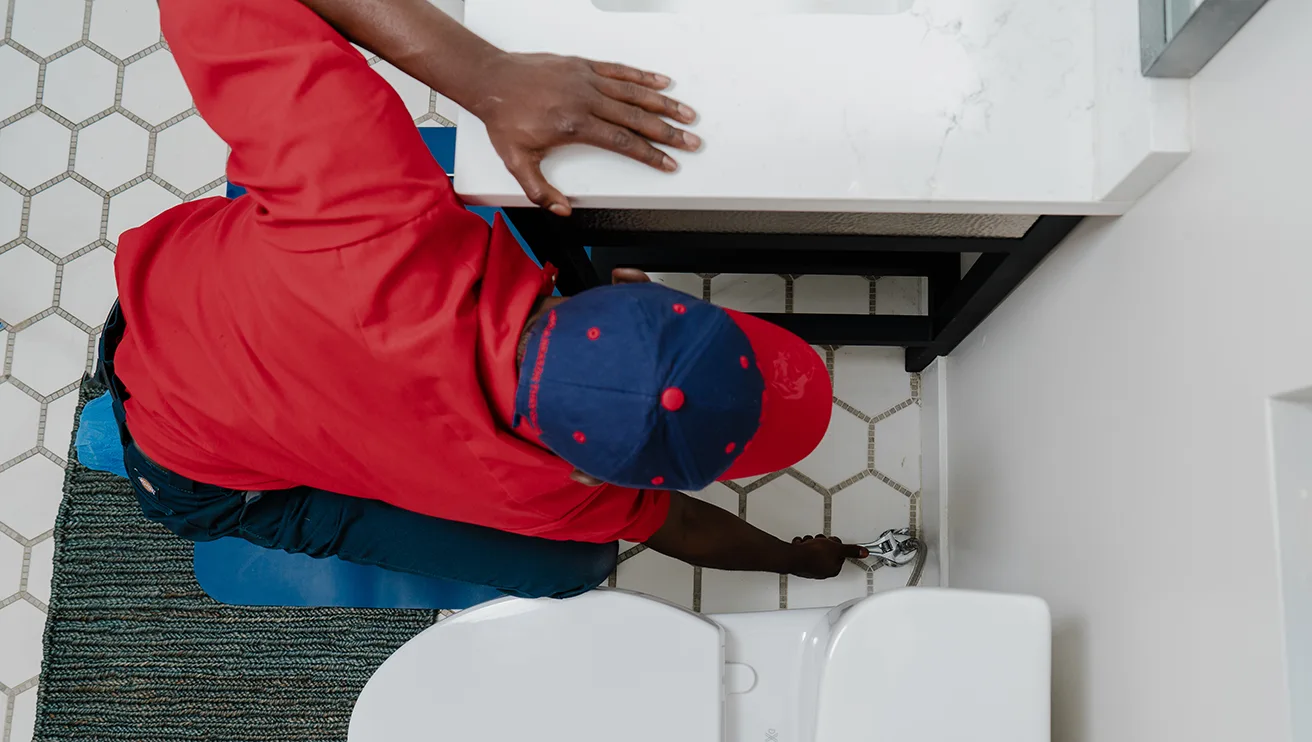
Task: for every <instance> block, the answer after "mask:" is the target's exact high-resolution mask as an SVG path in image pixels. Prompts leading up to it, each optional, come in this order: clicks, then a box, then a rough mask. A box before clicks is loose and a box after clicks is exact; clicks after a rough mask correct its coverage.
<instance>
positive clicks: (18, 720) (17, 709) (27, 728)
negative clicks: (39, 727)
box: [9, 686, 38, 742]
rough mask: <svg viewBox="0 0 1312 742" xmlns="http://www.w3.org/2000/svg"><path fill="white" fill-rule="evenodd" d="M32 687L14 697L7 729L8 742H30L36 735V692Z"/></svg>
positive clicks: (34, 687) (35, 687) (35, 688)
mask: <svg viewBox="0 0 1312 742" xmlns="http://www.w3.org/2000/svg"><path fill="white" fill-rule="evenodd" d="M37 688H38V686H32V687H31V688H28V689H27V690H25V691H23V692H22V693H20V694H19V695H17V696H15V697H14V716H13V719H12V722H11V724H10V727H9V742H31V740H32V737H33V736H34V735H35V733H36V692H37Z"/></svg>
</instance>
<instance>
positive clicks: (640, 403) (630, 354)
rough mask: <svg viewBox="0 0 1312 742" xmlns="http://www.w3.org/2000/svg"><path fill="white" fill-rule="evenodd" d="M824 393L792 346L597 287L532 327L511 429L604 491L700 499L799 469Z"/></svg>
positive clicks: (677, 304) (666, 298)
mask: <svg viewBox="0 0 1312 742" xmlns="http://www.w3.org/2000/svg"><path fill="white" fill-rule="evenodd" d="M832 399H833V388H832V386H831V384H830V381H829V373H828V371H827V370H826V369H825V364H824V361H823V360H822V359H821V358H820V356H819V355H818V354H817V353H816V352H815V351H814V350H813V349H812V348H811V347H810V346H809V345H807V343H806V342H805V341H804V340H802V339H801V338H799V337H797V336H796V335H793V334H792V333H790V332H788V331H787V330H784V329H783V328H781V327H778V326H777V325H774V324H771V323H769V322H765V321H764V320H760V319H757V318H755V317H752V316H751V315H747V314H742V313H739V312H734V311H732V310H726V309H722V308H720V307H717V306H715V305H713V304H710V303H708V302H704V301H701V300H699V299H694V298H693V297H691V296H688V295H687V294H683V293H680V292H677V291H674V290H672V289H669V288H666V287H664V286H661V285H660V284H655V283H640V284H626V285H620V286H604V287H601V288H596V289H592V290H589V291H585V292H583V293H581V294H579V295H577V296H575V297H573V298H571V299H569V300H567V301H565V302H562V303H561V304H559V305H557V306H556V307H554V308H553V309H551V310H550V311H549V312H548V313H547V314H546V315H545V316H543V317H542V318H540V319H539V320H538V322H537V323H536V325H535V326H534V327H533V328H531V330H530V333H529V339H528V348H527V351H526V352H525V354H524V361H523V363H522V365H521V367H520V375H519V387H518V389H517V390H516V395H515V412H516V417H517V420H516V425H527V426H528V427H529V429H530V430H531V431H532V433H534V434H535V435H536V436H537V437H538V439H539V440H540V441H541V442H542V444H543V445H545V446H547V447H548V448H550V449H551V450H552V451H553V452H555V453H556V454H557V455H558V456H560V457H561V458H563V459H564V460H565V461H567V462H569V463H570V464H571V465H573V466H574V467H576V468H578V469H579V470H580V471H583V472H585V473H587V474H590V475H592V476H593V477H596V478H597V479H600V480H601V481H603V482H609V483H611V484H617V485H622V486H626V487H636V488H653V487H654V488H659V489H680V490H690V491H695V490H700V489H704V488H705V487H707V486H709V485H710V484H711V483H712V482H715V481H717V480H721V479H739V478H743V477H750V476H757V475H760V474H767V473H769V472H772V471H777V470H779V469H783V468H786V467H789V466H792V465H793V464H795V463H797V462H798V461H800V460H801V459H803V458H805V457H806V456H807V455H808V454H810V453H811V451H813V450H814V449H815V447H816V446H817V445H819V443H820V440H821V438H823V437H824V434H825V430H826V429H827V428H828V427H829V417H830V413H831V410H832Z"/></svg>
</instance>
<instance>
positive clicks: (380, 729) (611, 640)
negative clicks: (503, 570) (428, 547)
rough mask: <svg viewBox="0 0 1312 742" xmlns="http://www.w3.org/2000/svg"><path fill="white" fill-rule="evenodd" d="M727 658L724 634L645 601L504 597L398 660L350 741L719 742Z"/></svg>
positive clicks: (632, 597) (369, 689)
mask: <svg viewBox="0 0 1312 742" xmlns="http://www.w3.org/2000/svg"><path fill="white" fill-rule="evenodd" d="M723 656H724V641H723V633H722V631H721V629H720V627H719V626H718V625H717V624H715V623H714V622H712V621H710V620H709V619H706V618H703V617H701V616H699V615H697V614H695V613H693V612H691V611H688V610H686V609H684V608H681V607H679V606H675V605H672V604H669V603H665V602H664V601H660V600H657V599H654V598H650V597H647V596H642V595H638V594H635V593H628V592H625V591H620V590H596V591H593V592H590V593H587V594H585V595H581V596H579V597H577V598H571V599H569V600H524V599H519V598H506V599H502V600H497V601H493V602H491V603H484V604H483V605H481V606H477V607H475V608H471V609H469V610H467V611H464V612H462V613H459V614H457V615H456V616H455V617H454V618H451V619H448V620H445V621H442V622H441V623H439V624H437V625H435V626H433V627H431V628H429V629H428V630H426V631H424V632H423V633H421V634H420V635H418V636H416V637H415V638H413V639H411V640H410V641H409V642H407V643H406V644H405V645H404V646H402V647H401V648H400V649H398V650H397V651H396V652H395V653H394V654H393V655H392V656H391V657H389V658H388V659H387V661H386V662H384V663H383V665H382V666H381V667H379V668H378V670H377V671H376V672H375V673H374V675H373V677H371V678H370V679H369V682H368V683H367V684H366V685H365V688H364V691H363V692H361V694H360V698H359V699H358V700H357V701H356V705H355V711H354V712H353V714H352V716H351V725H350V731H349V735H348V739H349V741H350V742H406V741H407V740H420V739H423V740H429V739H478V740H488V741H489V742H493V741H497V740H507V741H511V740H513V741H514V742H522V740H525V739H534V738H536V739H546V738H556V737H568V738H569V739H571V740H573V741H575V742H594V741H595V742H602V741H603V740H606V741H607V742H609V741H610V740H614V739H618V738H623V739H625V740H626V742H670V740H680V741H681V742H682V741H685V740H686V741H687V742H719V740H720V739H721V734H722V730H723V726H724V722H723V708H722V707H723V704H722V703H721V699H720V692H721V687H722V682H723V673H724V659H723ZM676 710H677V712H676Z"/></svg>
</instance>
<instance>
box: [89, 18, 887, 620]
mask: <svg viewBox="0 0 1312 742" xmlns="http://www.w3.org/2000/svg"><path fill="white" fill-rule="evenodd" d="M160 6H161V7H160V17H161V23H162V26H163V30H164V35H165V38H166V39H167V40H168V42H169V45H170V49H171V51H172V52H173V55H174V57H175V59H176V60H177V63H178V66H179V68H180V69H181V71H182V75H183V77H184V79H185V80H186V82H187V86H188V88H189V89H190V90H191V93H192V96H193V97H194V99H195V102H196V107H197V109H198V111H199V112H200V114H201V116H203V117H204V118H205V120H206V121H207V122H208V123H209V124H210V126H211V127H213V129H214V130H215V131H216V132H217V133H218V134H219V136H220V137H222V138H223V139H224V140H225V141H226V142H227V143H228V144H229V145H230V146H231V148H232V154H231V156H230V158H229V161H228V176H229V178H230V179H231V180H232V181H233V182H237V183H241V184H242V185H244V186H245V187H246V188H247V189H248V195H247V196H244V197H242V198H238V199H235V200H228V199H222V198H213V199H205V200H201V201H195V202H192V203H187V204H183V205H181V206H177V207H175V208H173V209H170V210H169V211H167V212H165V213H163V214H161V215H160V216H158V217H156V218H155V219H153V220H151V221H150V222H149V223H147V224H145V225H144V226H142V227H139V228H137V229H134V230H131V231H129V232H126V233H124V235H123V236H122V238H121V239H120V242H119V246H118V256H117V259H116V263H115V269H116V274H117V282H118V289H119V295H120V304H119V305H118V306H116V307H115V310H114V312H113V313H111V316H110V319H109V321H108V322H107V325H106V332H105V336H104V340H103V341H102V363H103V368H104V373H105V377H106V378H107V380H109V381H110V384H111V390H112V392H113V394H114V398H115V408H116V413H117V414H118V416H119V420H120V431H121V433H122V436H123V439H124V445H125V461H126V464H127V468H128V473H129V476H130V479H131V480H132V482H133V486H134V488H135V489H136V491H137V495H138V499H139V501H140V503H141V506H142V509H143V512H145V514H146V516H147V517H149V518H151V519H152V520H155V521H158V522H160V523H163V524H164V525H165V526H167V527H168V528H170V529H171V530H173V531H174V532H175V533H178V534H179V535H181V536H183V537H186V538H190V539H193V540H208V539H214V538H220V537H224V536H240V537H243V538H246V539H249V540H251V541H253V542H255V543H258V544H261V545H264V546H268V547H271V548H280V549H285V550H287V551H293V552H302V553H307V554H310V555H312V556H329V555H336V556H339V557H341V558H343V559H347V560H350V561H355V562H359V563H364V564H374V565H380V566H383V567H387V568H390V569H395V570H400V571H406V572H412V573H418V574H427V575H435V576H442V577H448V578H452V579H458V580H464V581H468V582H476V583H480V584H487V585H492V586H494V587H497V588H500V589H502V590H504V591H506V592H508V593H512V594H518V595H528V596H541V595H551V596H565V595H571V594H575V593H577V592H581V591H583V590H587V589H590V588H591V587H594V586H595V585H596V584H598V583H599V582H600V581H601V580H603V579H605V577H606V576H607V575H608V574H609V572H610V571H611V569H612V568H613V566H614V560H615V552H616V547H615V541H616V540H617V539H626V540H630V541H638V542H643V543H645V544H647V545H648V546H649V547H650V548H653V549H656V550H657V551H660V552H662V553H665V554H668V555H671V556H674V557H677V558H680V559H683V560H686V561H688V562H690V563H693V564H697V565H701V566H706V567H713V568H718V569H730V570H763V571H773V572H779V573H791V574H797V575H802V576H807V577H828V576H832V575H835V574H837V573H838V571H839V569H840V567H841V565H842V562H843V560H844V559H845V558H847V557H857V556H862V555H863V551H862V550H861V549H860V548H859V547H855V546H845V545H842V544H839V543H838V542H836V541H834V540H832V539H826V538H811V537H805V538H801V539H794V540H793V542H792V543H786V542H784V541H781V540H780V539H777V538H775V537H774V536H771V535H769V534H766V533H764V532H762V531H760V530H758V529H756V528H754V527H753V526H751V525H749V524H747V523H746V522H744V521H742V520H741V519H739V518H737V517H736V516H735V515H733V514H730V513H728V512H725V511H723V510H721V509H719V508H716V507H714V506H711V505H709V504H707V503H705V502H703V501H701V500H698V499H696V498H692V497H689V496H687V495H684V494H682V493H681V492H679V491H678V489H677V488H683V489H700V488H702V487H705V486H707V485H708V484H709V483H710V482H712V481H714V480H715V479H717V478H729V477H740V476H749V475H753V474H763V473H766V472H767V471H770V470H773V469H778V468H782V467H785V466H790V465H791V464H793V463H795V462H796V461H797V460H799V459H801V458H802V457H804V456H805V455H806V454H807V453H809V452H810V451H811V450H812V449H813V448H814V447H815V445H816V444H817V443H818V442H819V440H820V438H821V436H822V435H823V433H824V429H825V427H826V426H827V424H828V419H829V410H830V397H831V390H830V387H829V381H828V378H827V375H826V372H825V369H824V366H823V364H822V363H821V362H820V361H819V360H818V356H817V355H816V354H815V353H814V352H812V351H810V349H809V348H807V347H806V345H805V343H803V342H802V341H801V340H800V339H798V338H796V337H794V336H792V335H789V334H788V333H786V332H784V331H782V330H779V329H778V328H774V327H773V326H770V325H766V324H764V323H761V322H760V321H757V320H754V319H752V318H750V317H744V316H742V315H736V314H730V313H726V312H724V311H723V310H720V309H718V308H715V307H712V306H710V305H708V304H704V303H703V302H700V301H697V300H694V299H691V298H688V297H682V295H674V294H672V292H668V290H666V289H663V288H662V287H658V286H655V285H653V284H650V283H647V282H646V276H645V275H643V274H642V273H640V272H637V271H620V272H617V276H616V278H617V283H620V284H622V285H620V286H617V287H609V288H606V289H597V290H594V291H592V292H587V293H585V294H583V295H580V296H579V297H576V298H572V299H568V300H564V299H559V298H551V297H550V294H551V293H552V292H551V289H552V281H551V277H550V276H551V273H550V271H542V270H540V269H539V268H538V267H537V266H536V265H534V264H533V263H532V262H531V261H530V260H528V258H527V257H526V256H525V255H524V254H523V252H522V251H521V249H520V247H519V245H518V244H517V242H516V241H515V240H514V239H513V238H512V236H511V235H510V234H509V231H508V230H507V229H506V227H505V226H504V225H503V224H501V223H499V222H498V223H497V224H496V225H494V226H493V227H491V228H489V227H488V225H487V224H486V223H485V222H483V221H482V220H481V219H480V218H479V217H478V216H476V215H474V214H472V213H470V212H468V211H466V210H465V209H464V207H463V206H462V204H461V203H460V201H459V200H458V199H457V198H456V196H455V194H454V193H453V191H452V189H451V185H450V183H449V181H448V180H447V178H446V176H445V175H444V173H443V172H442V171H441V169H440V168H439V167H438V166H437V164H436V163H435V162H434V160H433V158H432V157H431V156H430V155H429V154H428V152H427V150H426V148H425V146H424V144H423V142H422V140H421V138H420V136H419V134H418V132H417V131H416V129H415V126H414V124H413V123H412V122H411V120H410V118H409V115H408V114H407V113H406V110H405V107H404V106H403V104H402V103H401V101H400V99H399V98H398V97H397V96H396V95H395V93H394V92H393V91H392V90H391V88H390V87H389V86H388V85H387V83H386V82H385V81H384V80H382V78H380V77H379V76H378V75H377V74H376V73H375V72H374V71H373V70H371V69H370V68H369V67H368V65H367V64H366V62H365V60H364V58H363V57H362V56H361V55H360V54H359V53H358V52H357V51H356V50H355V49H353V48H352V47H351V44H350V43H348V41H347V38H349V39H350V40H351V41H353V42H355V43H357V44H360V45H361V46H364V47H366V48H369V49H371V50H373V51H375V52H376V53H378V54H380V55H381V56H382V57H384V58H385V59H387V60H389V61H390V62H392V63H393V64H395V65H396V66H397V67H399V68H400V69H402V70H404V71H406V72H407V73H409V74H411V75H413V76H414V77H416V78H418V79H419V80H420V81H422V82H424V83H426V84H427V85H429V86H430V87H432V88H434V89H436V90H438V91H440V92H442V93H443V94H445V95H447V96H448V97H450V98H452V99H453V100H454V101H456V102H457V103H459V104H460V105H462V106H463V107H464V108H466V109H467V110H469V111H471V112H472V113H474V114H475V115H477V116H479V117H480V118H481V119H482V120H483V121H484V123H485V124H486V125H487V128H488V133H489V136H490V137H491V139H492V141H493V143H494V144H495V146H496V147H497V150H498V152H499V153H500V154H501V156H502V158H503V159H504V160H505V162H506V165H507V167H508V168H509V169H510V170H511V172H512V173H514V174H515V176H516V177H517V178H518V179H519V181H520V183H521V184H522V185H523V186H524V188H525V192H526V193H527V194H528V195H529V196H530V198H532V199H533V200H534V201H535V202H537V203H538V204H540V205H542V206H544V207H546V208H549V209H550V210H552V211H553V212H555V213H557V214H567V213H568V212H569V203H568V201H567V200H566V199H565V198H564V196H563V195H561V194H560V193H559V192H558V191H556V190H555V189H554V188H552V187H551V185H550V184H549V183H548V182H547V181H546V180H545V179H544V178H543V176H542V174H541V171H540V169H539V163H540V161H541V159H542V158H543V157H544V156H545V154H546V153H547V151H548V150H550V149H551V148H552V147H554V146H557V145H561V144H566V143H570V142H579V143H585V144H592V145H596V146H602V147H605V148H608V149H612V150H614V151H617V152H620V153H622V154H626V155H629V156H632V157H635V158H637V159H639V160H641V161H643V162H646V163H648V164H650V165H652V166H654V167H657V168H660V169H664V170H673V169H674V163H673V161H672V160H671V159H670V158H669V156H668V155H666V154H665V153H664V152H662V151H661V150H660V149H658V148H656V147H655V146H653V142H655V143H659V144H664V145H667V146H671V147H676V148H682V149H688V150H692V149H696V148H697V147H698V146H699V145H700V142H699V140H698V139H697V138H696V137H695V136H693V135H692V134H689V133H687V132H685V131H683V130H682V129H680V128H678V127H676V126H674V125H672V124H670V123H668V121H667V119H668V120H673V121H676V122H679V123H688V122H691V121H692V120H693V118H694V115H693V113H692V111H691V110H690V109H688V108H687V107H686V106H684V105H682V104H680V103H677V102H675V101H673V100H671V99H669V98H667V97H666V96H664V95H663V94H661V93H660V92H659V91H660V90H661V89H663V88H665V87H666V86H668V84H669V81H668V80H666V79H664V78H662V77H660V76H658V75H654V74H651V73H646V72H640V71H637V70H633V69H630V68H627V67H623V66H620V65H614V64H603V63H596V62H588V61H585V60H579V59H569V58H562V57H556V56H551V55H521V54H510V53H506V52H502V51H500V50H498V49H496V48H494V47H492V46H490V45H489V44H487V43H486V42H484V41H482V40H481V39H479V38H478V37H476V36H474V35H473V34H472V33H470V32H468V31H467V30H465V29H464V28H463V27H461V26H460V25H459V24H458V23H456V22H454V21H453V20H452V19H450V18H449V17H447V16H446V15H444V14H443V13H441V12H440V11H438V10H436V9H435V8H433V7H432V6H431V5H429V4H428V3H427V2H426V0H301V1H298V0H222V1H220V2H213V3H199V2H189V1H187V0H162V1H161V3H160ZM335 29H337V30H335ZM343 34H345V36H343ZM627 284H632V285H627ZM678 297H682V298H678ZM566 459H568V460H569V461H570V462H573V463H572V464H571V463H567V462H566Z"/></svg>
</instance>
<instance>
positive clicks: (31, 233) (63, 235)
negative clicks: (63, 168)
mask: <svg viewBox="0 0 1312 742" xmlns="http://www.w3.org/2000/svg"><path fill="white" fill-rule="evenodd" d="M104 213H105V199H104V197H103V196H100V195H98V194H96V193H94V192H92V191H91V190H90V189H88V188H87V187H86V186H84V185H82V184H81V183H79V182H77V181H76V180H73V179H71V178H70V179H68V180H61V181H59V182H58V183H56V184H54V185H52V186H50V187H49V188H47V189H45V190H44V191H41V192H40V193H38V194H36V195H34V196H32V210H31V212H30V213H29V216H28V219H27V236H28V237H29V238H30V239H31V240H32V241H33V242H35V243H36V244H38V245H40V246H41V247H44V248H45V249H47V250H49V251H50V252H52V253H54V254H55V255H57V256H59V257H61V258H63V257H67V256H68V255H71V254H73V253H75V252H77V251H78V250H81V249H82V248H84V247H86V246H87V245H90V244H91V243H93V242H95V241H96V240H98V239H100V220H101V217H102V216H104Z"/></svg>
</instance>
